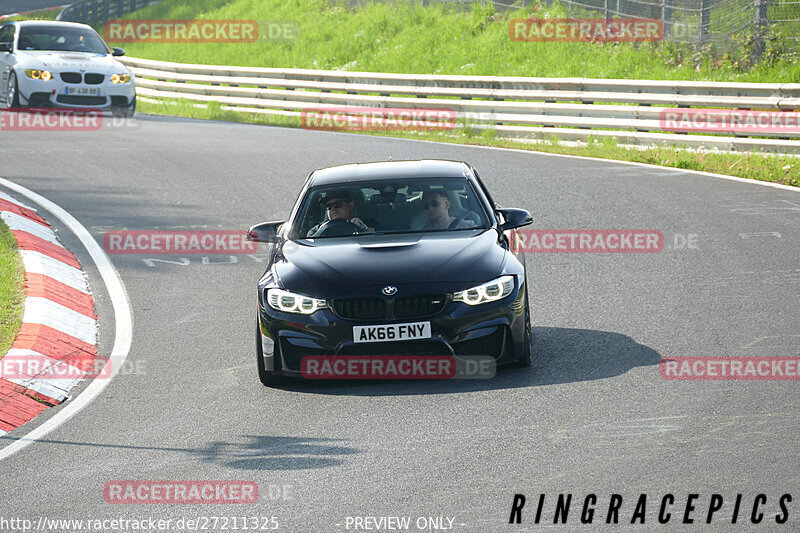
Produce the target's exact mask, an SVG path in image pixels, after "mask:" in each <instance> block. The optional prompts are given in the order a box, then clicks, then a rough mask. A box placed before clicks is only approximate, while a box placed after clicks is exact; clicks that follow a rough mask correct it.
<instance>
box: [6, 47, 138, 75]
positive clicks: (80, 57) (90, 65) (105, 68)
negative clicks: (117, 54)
mask: <svg viewBox="0 0 800 533" xmlns="http://www.w3.org/2000/svg"><path fill="white" fill-rule="evenodd" d="M17 59H18V60H19V62H20V63H21V64H22V65H24V66H25V67H27V68H42V69H45V68H46V69H52V70H56V71H58V72H65V71H72V70H76V71H78V72H80V70H81V69H83V70H84V71H86V72H97V73H100V74H114V73H120V72H127V71H128V69H127V68H125V65H123V64H122V63H120V62H119V61H117V60H116V59H114V56H112V55H111V54H107V55H100V54H85V53H83V52H48V51H44V50H31V51H20V52H18V53H17Z"/></svg>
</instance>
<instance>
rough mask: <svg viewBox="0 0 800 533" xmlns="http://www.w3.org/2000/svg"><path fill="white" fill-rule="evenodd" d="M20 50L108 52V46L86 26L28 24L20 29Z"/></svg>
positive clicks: (18, 47) (18, 45)
mask: <svg viewBox="0 0 800 533" xmlns="http://www.w3.org/2000/svg"><path fill="white" fill-rule="evenodd" d="M17 49H18V50H53V51H59V52H87V53H92V54H107V53H108V52H109V50H108V47H107V46H106V45H105V43H104V42H103V40H102V39H101V38H100V36H99V35H97V33H95V32H94V31H92V30H88V29H84V28H68V27H58V26H26V27H23V28H22V29H21V30H20V33H19V41H18V42H17Z"/></svg>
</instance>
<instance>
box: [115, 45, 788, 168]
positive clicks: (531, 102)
mask: <svg viewBox="0 0 800 533" xmlns="http://www.w3.org/2000/svg"><path fill="white" fill-rule="evenodd" d="M121 60H122V61H123V62H124V63H126V64H127V65H128V66H129V67H130V68H131V70H132V71H133V72H134V73H135V74H136V76H137V80H136V84H137V94H138V95H140V96H143V97H148V98H152V99H157V100H158V99H179V98H182V99H187V100H192V101H197V102H217V103H219V104H222V105H223V106H225V109H232V110H235V111H242V112H251V113H270V114H280V115H286V116H299V115H301V114H302V112H303V111H308V110H318V109H320V108H325V109H328V110H340V111H341V112H342V113H346V114H358V113H359V111H358V108H371V109H374V108H376V107H379V108H380V107H388V108H403V109H419V110H422V109H442V108H446V109H450V110H453V111H454V112H455V115H456V117H457V118H461V119H465V120H466V121H468V122H469V123H470V125H471V127H475V128H479V129H481V128H483V129H485V128H491V129H494V130H495V131H496V132H497V135H500V136H508V137H523V138H531V139H549V138H552V137H553V136H556V137H558V138H560V139H562V140H570V141H587V140H588V139H589V138H590V137H594V138H602V137H615V138H617V139H618V141H619V142H620V143H622V144H634V145H662V144H666V145H672V146H687V147H704V148H713V147H716V148H718V149H721V150H733V151H750V150H754V149H758V150H763V151H772V152H783V153H798V154H800V127H795V128H793V129H794V131H792V128H786V129H785V130H780V131H774V132H767V133H758V134H757V135H758V136H757V137H754V136H748V135H746V134H742V133H741V132H740V131H733V130H730V131H726V130H720V131H718V132H716V133H715V134H713V135H712V134H696V133H694V134H693V133H670V132H666V131H665V129H664V127H663V125H662V122H661V120H660V117H661V115H662V113H663V112H665V110H678V108H691V107H701V108H704V109H707V108H723V109H737V110H738V109H746V110H751V109H755V110H767V111H791V110H795V109H800V83H767V84H761V83H715V82H695V81H651V80H601V79H586V78H522V77H489V76H441V75H418V74H384V73H371V72H346V71H325V70H306V69H279V68H255V67H230V66H216V65H190V64H181V63H169V62H164V61H154V60H149V59H138V58H131V57H128V58H124V57H123V58H121ZM764 137H771V138H764Z"/></svg>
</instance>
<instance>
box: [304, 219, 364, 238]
mask: <svg viewBox="0 0 800 533" xmlns="http://www.w3.org/2000/svg"><path fill="white" fill-rule="evenodd" d="M359 233H361V228H359V227H358V226H356V225H355V224H353V223H352V222H348V221H347V220H342V219H341V218H337V219H335V220H329V221H327V222H326V223H324V224H323V225H322V226H320V228H319V229H318V230H317V231H316V233H314V237H344V236H345V235H358V234H359Z"/></svg>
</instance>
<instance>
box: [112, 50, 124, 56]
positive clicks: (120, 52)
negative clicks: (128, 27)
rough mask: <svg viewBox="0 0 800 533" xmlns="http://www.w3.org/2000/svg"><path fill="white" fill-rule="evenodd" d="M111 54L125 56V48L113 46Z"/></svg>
mask: <svg viewBox="0 0 800 533" xmlns="http://www.w3.org/2000/svg"><path fill="white" fill-rule="evenodd" d="M111 55H112V56H114V57H120V56H124V55H125V49H124V48H112V49H111Z"/></svg>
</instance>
